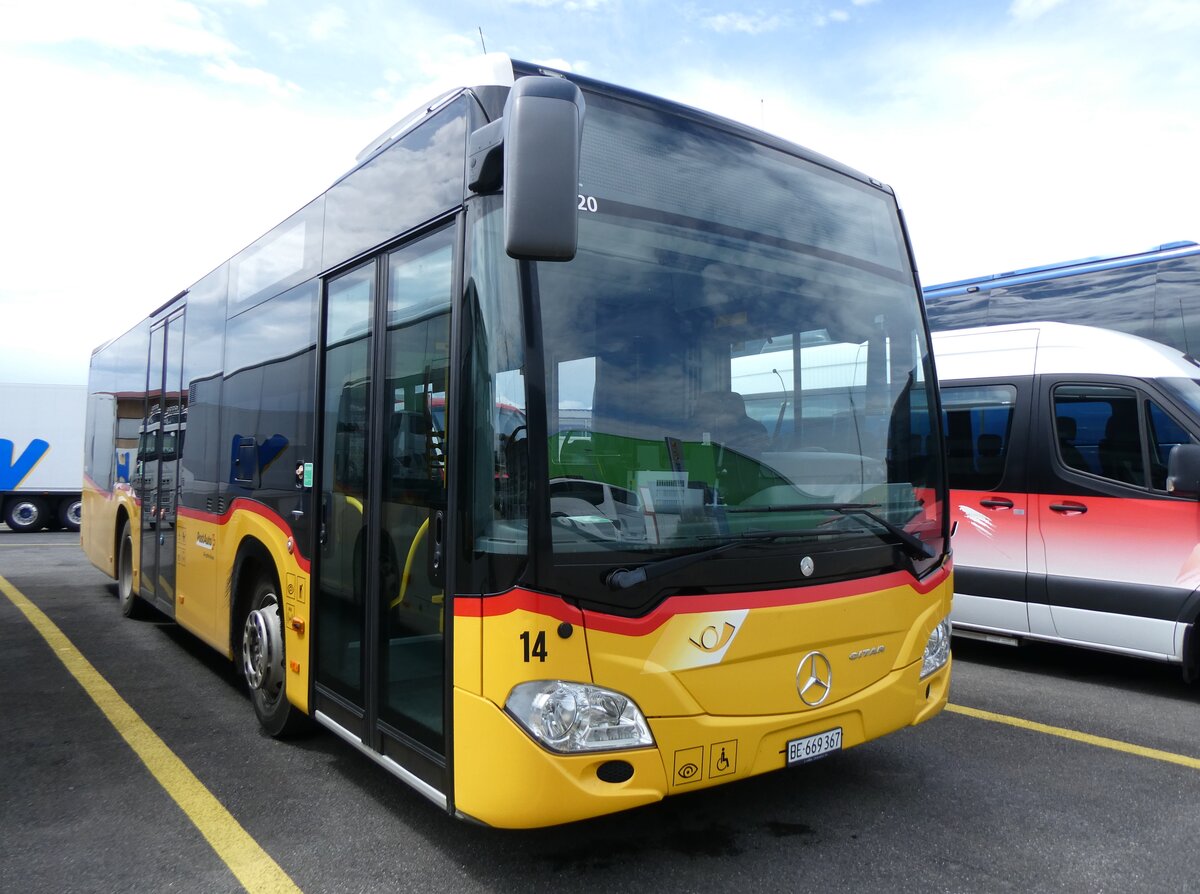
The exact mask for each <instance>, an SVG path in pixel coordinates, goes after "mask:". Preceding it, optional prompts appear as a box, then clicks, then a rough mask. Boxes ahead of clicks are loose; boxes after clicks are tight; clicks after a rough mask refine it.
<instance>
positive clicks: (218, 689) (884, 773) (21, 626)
mask: <svg viewBox="0 0 1200 894" xmlns="http://www.w3.org/2000/svg"><path fill="white" fill-rule="evenodd" d="M0 577H3V578H4V580H5V581H7V582H8V588H7V590H6V592H5V594H4V595H3V596H0V679H2V680H3V681H4V683H3V686H2V687H0V711H2V712H3V717H4V722H3V724H0V891H12V892H40V891H46V892H50V891H54V892H73V891H87V892H91V891H114V892H115V891H121V892H127V891H188V892H192V891H202V892H208V891H214V892H217V891H238V890H243V889H244V888H253V889H254V890H297V889H298V890H301V891H307V892H326V891H328V892H337V891H347V892H349V891H355V892H359V891H362V892H368V891H442V890H453V891H463V892H467V891H541V890H547V891H549V890H555V891H558V890H571V891H593V890H594V891H605V892H609V891H613V890H621V891H628V890H644V891H654V892H659V891H724V890H729V891H800V890H825V891H848V890H858V891H861V890H874V891H898V890H913V891H915V890H920V891H948V892H957V891H1014V890H1017V891H1088V892H1091V891H1114V892H1117V891H1121V892H1124V891H1150V890H1155V891H1158V890H1163V891H1200V689H1198V688H1197V687H1192V686H1188V685H1186V684H1184V683H1183V682H1182V680H1181V679H1180V678H1179V674H1178V672H1177V671H1176V670H1175V669H1174V668H1170V667H1167V666H1163V665H1157V664H1153V663H1150V662H1141V661H1134V660H1129V659H1124V658H1118V657H1113V656H1106V655H1101V654H1097V653H1089V652H1083V651H1079V650H1069V649H1062V648H1051V647H1036V646H1034V647H1030V646H1026V647H1022V648H1019V649H1012V648H1008V647H1004V646H988V645H984V644H979V643H971V642H965V641H957V640H956V641H955V654H954V657H955V671H954V682H953V686H952V691H951V703H952V706H951V709H950V710H948V711H947V712H945V713H943V714H942V715H940V716H939V717H937V718H935V719H934V720H933V721H931V722H929V723H927V724H925V725H923V726H920V727H916V728H913V729H909V730H905V731H902V732H900V733H897V734H894V735H892V736H889V737H887V738H885V739H883V740H880V741H877V742H873V743H869V744H868V745H866V746H863V747H861V748H857V749H854V750H851V751H847V752H844V753H841V754H838V755H836V756H833V757H831V758H828V759H826V760H823V761H819V762H816V763H813V764H809V765H807V766H805V767H802V768H798V769H796V770H792V771H781V772H779V773H775V774H771V775H768V776H765V777H759V778H756V779H752V780H748V781H745V782H740V783H736V784H733V785H729V786H725V787H722V788H717V789H712V790H708V791H704V792H698V793H696V794H694V795H687V796H681V797H677V798H674V799H669V800H667V801H665V802H663V803H661V804H658V805H654V806H652V807H648V808H644V809H641V810H637V811H633V812H630V813H626V814H621V815H618V816H613V817H607V818H602V819H599V820H593V821H589V822H585V823H579V824H575V825H572V826H567V827H561V828H556V829H548V830H541V831H534V832H499V831H495V830H488V829H482V828H478V827H475V826H471V825H467V824H465V823H462V822H457V821H454V820H452V819H450V818H448V817H446V816H445V815H444V814H442V813H440V812H439V811H438V810H437V809H436V808H434V807H433V806H432V805H431V804H429V802H427V801H426V800H425V799H424V798H422V797H421V796H420V795H418V794H416V793H414V792H412V791H410V790H408V789H407V788H405V787H403V786H402V785H401V784H400V783H398V782H396V781H394V780H393V779H392V778H391V777H390V776H388V775H387V774H386V773H384V772H383V771H382V770H380V769H378V768H377V767H376V766H375V765H374V764H372V763H371V762H369V761H368V760H366V759H365V758H363V757H361V756H360V755H358V754H357V753H355V752H353V751H352V750H351V749H350V748H349V747H347V746H345V745H344V744H342V743H340V742H339V741H337V740H336V739H334V738H333V737H332V736H330V735H328V734H324V733H318V734H316V735H314V736H312V737H310V738H306V739H303V740H300V741H298V742H288V743H284V742H277V741H274V740H271V739H269V738H267V737H265V736H263V735H261V734H260V733H259V732H258V729H257V727H256V725H255V721H254V716H253V712H252V710H251V708H250V705H249V703H248V701H247V698H246V696H245V694H244V692H243V690H242V688H241V687H240V685H239V684H238V682H237V680H236V679H235V677H234V675H233V672H232V667H231V665H229V664H228V663H227V662H226V661H225V660H224V659H223V658H221V657H219V656H217V655H215V654H214V653H212V652H211V651H210V650H209V649H208V648H207V647H205V646H203V645H201V644H200V643H199V642H198V641H196V640H194V639H193V638H191V637H190V636H189V635H187V634H186V633H183V632H182V631H180V630H179V629H178V628H176V627H175V626H174V625H173V624H171V623H169V622H167V621H166V620H165V619H163V618H157V619H150V620H146V621H127V620H125V619H123V618H122V617H121V616H120V613H119V611H118V608H117V603H116V598H115V591H114V588H113V585H112V584H111V582H110V581H108V580H107V579H106V578H105V577H104V576H103V575H102V574H101V573H100V572H98V571H96V570H95V569H93V568H92V567H91V566H90V565H89V564H88V563H87V561H86V560H85V559H84V557H83V555H82V553H81V552H80V551H79V548H78V536H77V535H74V534H68V533H65V532H56V533H49V532H47V533H41V534H35V535H18V534H12V533H10V532H9V531H7V530H6V529H3V528H0ZM9 591H16V592H17V593H18V594H20V596H21V597H22V598H25V599H28V600H29V602H31V603H32V604H33V605H34V606H36V608H37V609H38V610H40V612H41V613H44V616H45V618H46V619H47V621H48V622H49V623H50V624H52V625H53V626H54V628H55V629H57V630H58V631H61V635H62V636H63V637H65V639H64V640H62V641H57V640H56V641H55V642H56V643H57V645H54V646H52V645H51V644H49V643H48V642H47V640H46V639H45V638H44V637H43V635H42V633H40V632H39V630H38V628H37V627H35V625H34V623H33V622H32V621H31V620H30V618H31V614H30V612H29V611H27V610H26V609H23V608H21V607H20V604H19V600H17V601H14V597H12V596H11V595H9ZM5 596H7V597H8V598H5ZM73 650H77V652H78V655H79V656H81V657H82V658H83V659H86V662H87V663H88V665H89V666H90V667H92V668H94V671H95V673H96V674H97V675H98V677H99V678H101V679H102V681H104V682H105V683H106V684H110V685H111V687H112V689H113V690H114V691H115V694H116V695H117V696H119V700H121V701H122V702H123V703H124V704H126V705H128V707H129V708H130V709H131V711H130V713H129V716H126V715H121V714H119V713H118V714H116V715H114V716H117V717H118V719H117V720H116V721H114V720H111V719H110V715H106V714H105V713H104V712H103V711H102V710H101V707H99V706H98V704H97V702H96V701H95V700H94V699H93V698H92V697H91V696H90V695H89V694H88V692H87V691H85V689H84V687H83V686H81V685H80V682H79V681H78V680H77V678H76V677H74V676H73V675H72V673H71V672H70V671H69V670H68V663H65V662H67V660H68V659H67V657H64V656H70V655H73V654H75V652H74V651H73ZM137 724H142V725H144V727H146V728H148V730H149V731H150V735H149V736H148V737H147V736H146V735H145V734H144V733H142V732H140V730H141V729H142V727H141V726H137ZM139 737H142V738H151V739H155V740H156V741H158V742H159V743H160V744H161V746H162V750H161V751H160V752H157V753H158V754H159V755H160V756H161V755H162V754H168V755H171V756H173V758H177V759H178V762H179V766H175V765H169V768H168V769H166V770H164V769H163V767H164V766H167V764H165V763H156V762H155V761H154V760H152V761H150V762H149V763H147V761H146V760H145V759H143V757H140V756H139V754H141V752H139V751H135V749H134V747H133V744H131V743H137V742H139V741H141V740H140V739H139ZM156 747H157V746H156ZM171 774H180V777H177V778H182V776H187V777H188V778H194V780H195V781H196V785H197V787H198V790H199V791H201V792H206V793H208V795H210V796H211V797H212V799H213V800H212V802H211V804H212V805H214V806H212V807H211V811H210V814H209V815H205V816H201V817H199V818H197V816H195V815H193V814H189V813H187V812H185V811H184V810H183V809H181V807H180V805H179V803H177V801H175V800H173V798H172V796H170V795H169V794H168V783H169V777H170V776H171ZM164 777H168V781H167V782H164ZM206 803H207V802H206ZM234 827H236V828H237V829H240V830H241V831H242V833H243V834H244V836H245V840H244V841H243V842H242V844H240V845H238V846H237V847H234V849H233V850H232V851H231V850H230V849H229V847H228V846H226V844H227V843H226V842H224V841H223V840H222V838H221V834H217V835H216V836H214V835H213V833H212V829H214V828H217V829H222V828H234ZM202 828H203V829H205V830H207V831H206V832H205V833H202V831H201V829H202ZM206 834H207V835H208V836H209V837H205V835H206ZM245 842H249V843H248V844H246V843H245ZM238 847H241V848H243V849H241V850H239V849H238ZM255 849H257V850H255ZM230 853H234V854H240V855H241V856H242V858H244V859H245V860H247V861H253V860H261V862H262V864H263V865H266V864H270V865H272V866H274V867H276V869H277V870H278V874H277V875H276V874H272V873H271V872H265V871H264V872H262V873H260V874H259V875H256V874H255V872H258V870H257V869H253V868H252V869H251V870H250V871H249V874H246V869H245V866H240V867H239V871H241V872H242V873H243V874H242V875H240V876H239V875H235V872H234V869H233V868H231V863H230V860H229V857H228V855H229V854H230ZM222 854H224V855H225V856H222ZM255 855H261V856H255ZM235 862H236V858H235ZM255 865H259V864H255ZM239 878H240V879H242V881H239ZM247 878H249V879H250V880H251V884H246V883H245V879H247ZM256 880H257V881H256Z"/></svg>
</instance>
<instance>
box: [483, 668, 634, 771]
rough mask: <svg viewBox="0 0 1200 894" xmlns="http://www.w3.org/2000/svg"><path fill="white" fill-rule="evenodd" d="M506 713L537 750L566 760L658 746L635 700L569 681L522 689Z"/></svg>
mask: <svg viewBox="0 0 1200 894" xmlns="http://www.w3.org/2000/svg"><path fill="white" fill-rule="evenodd" d="M504 710H505V711H506V712H508V715H509V716H510V717H512V719H513V720H515V721H516V722H517V723H518V724H519V725H520V726H521V728H522V729H524V730H525V731H526V732H527V733H529V735H531V736H532V737H533V738H534V739H535V740H536V741H537V742H538V743H539V744H541V745H544V746H545V747H546V748H549V749H550V750H551V751H557V752H560V753H562V754H573V753H578V752H586V751H613V750H616V749H622V748H645V747H647V746H650V745H653V744H654V737H653V736H652V735H650V726H649V724H648V723H646V718H645V716H644V715H643V714H642V712H641V710H640V709H639V708H638V706H637V705H635V704H634V703H633V700H632V699H631V698H629V697H628V696H626V695H622V694H621V693H619V692H613V691H612V690H611V689H604V688H602V687H600V686H590V685H587V684H585V683H570V682H567V681H566V680H534V681H533V682H531V683H521V684H520V685H519V686H516V687H514V688H513V691H512V692H510V693H509V694H508V699H507V700H506V701H505V702H504Z"/></svg>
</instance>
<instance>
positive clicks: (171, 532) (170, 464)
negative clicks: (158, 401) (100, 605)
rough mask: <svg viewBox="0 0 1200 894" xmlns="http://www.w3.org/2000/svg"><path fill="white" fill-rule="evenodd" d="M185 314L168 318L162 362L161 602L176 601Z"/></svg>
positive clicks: (184, 419) (184, 401)
mask: <svg viewBox="0 0 1200 894" xmlns="http://www.w3.org/2000/svg"><path fill="white" fill-rule="evenodd" d="M183 320H184V318H183V315H182V314H177V315H176V316H173V317H172V318H171V319H170V320H168V321H167V344H166V356H165V361H164V363H163V372H164V380H163V405H164V407H165V409H164V411H163V415H162V421H161V423H160V424H161V426H162V434H161V436H160V438H159V463H158V476H159V477H158V506H157V509H158V578H157V585H156V587H157V590H158V597H159V600H160V601H161V602H164V603H166V604H168V605H174V603H175V546H176V538H175V524H176V510H177V507H178V503H179V457H180V455H181V454H182V452H183V440H184V432H185V431H186V428H187V392H186V391H185V390H184V389H183V386H182V378H183Z"/></svg>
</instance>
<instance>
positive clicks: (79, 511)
mask: <svg viewBox="0 0 1200 894" xmlns="http://www.w3.org/2000/svg"><path fill="white" fill-rule="evenodd" d="M82 518H83V498H82V497H63V498H62V499H61V500H59V501H58V523H59V524H60V525H62V527H63V528H65V529H66V530H68V531H78V530H79V525H80V522H81V520H82Z"/></svg>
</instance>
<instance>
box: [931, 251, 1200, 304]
mask: <svg viewBox="0 0 1200 894" xmlns="http://www.w3.org/2000/svg"><path fill="white" fill-rule="evenodd" d="M1194 254H1200V245H1197V244H1196V243H1195V242H1166V243H1164V244H1162V245H1160V246H1158V247H1157V248H1152V249H1150V250H1149V251H1143V252H1137V253H1135V254H1129V255H1114V256H1113V257H1109V258H1105V257H1095V258H1080V259H1078V260H1074V261H1061V262H1059V263H1057V264H1043V265H1042V266H1040V267H1025V268H1023V269H1021V270H1008V271H1006V272H1004V273H993V274H991V275H989V276H978V277H974V278H973V279H958V280H954V281H953V282H944V283H939V284H937V285H934V286H926V287H925V288H924V289H923V290H922V291H923V292H924V294H925V297H926V298H930V297H945V296H949V295H958V294H964V293H967V292H977V291H979V290H980V289H981V288H983V287H984V286H987V287H988V288H995V287H997V286H1010V285H1018V284H1020V283H1026V282H1037V281H1038V280H1043V279H1058V278H1060V277H1064V276H1076V275H1078V274H1080V273H1092V272H1095V271H1097V270H1113V269H1117V268H1120V267H1132V266H1134V265H1136V264H1147V263H1150V262H1152V261H1162V260H1166V259H1168V258H1179V257H1186V256H1188V255H1194Z"/></svg>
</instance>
